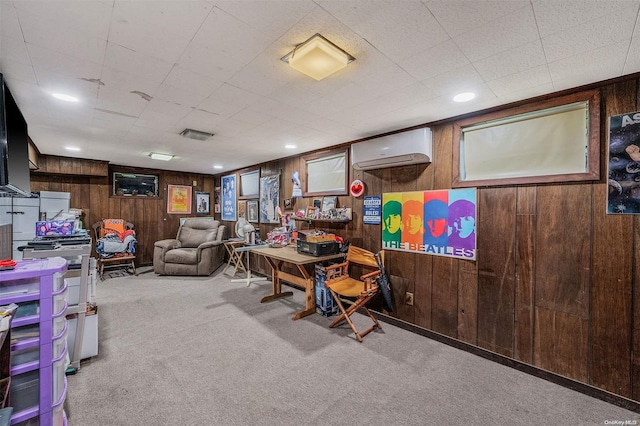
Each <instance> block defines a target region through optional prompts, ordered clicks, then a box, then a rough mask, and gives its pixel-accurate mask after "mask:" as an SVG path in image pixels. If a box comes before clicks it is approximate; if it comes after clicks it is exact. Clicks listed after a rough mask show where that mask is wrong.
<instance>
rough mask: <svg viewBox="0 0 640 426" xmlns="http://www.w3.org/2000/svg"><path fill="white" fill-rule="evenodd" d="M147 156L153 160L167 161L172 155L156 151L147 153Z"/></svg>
mask: <svg viewBox="0 0 640 426" xmlns="http://www.w3.org/2000/svg"><path fill="white" fill-rule="evenodd" d="M149 157H151V158H153V159H154V160H162V161H169V160H171V159H172V158H173V155H169V154H158V153H157V152H152V153H151V154H149Z"/></svg>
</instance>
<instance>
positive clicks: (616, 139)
mask: <svg viewBox="0 0 640 426" xmlns="http://www.w3.org/2000/svg"><path fill="white" fill-rule="evenodd" d="M608 167H609V170H608V184H609V191H608V198H607V213H611V214H624V213H626V214H637V213H640V112H635V113H630V114H621V115H614V116H612V117H610V118H609V163H608Z"/></svg>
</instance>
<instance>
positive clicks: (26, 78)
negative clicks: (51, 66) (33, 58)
mask: <svg viewBox="0 0 640 426" xmlns="http://www.w3.org/2000/svg"><path fill="white" fill-rule="evenodd" d="M0 70H1V72H2V74H4V78H5V79H7V80H9V81H11V83H10V85H12V84H14V82H15V81H21V82H24V83H30V84H34V85H37V84H38V82H37V81H36V75H35V73H34V71H33V68H32V67H31V65H27V64H24V63H22V62H14V61H11V60H8V59H6V58H1V59H0Z"/></svg>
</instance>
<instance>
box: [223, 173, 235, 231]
mask: <svg viewBox="0 0 640 426" xmlns="http://www.w3.org/2000/svg"><path fill="white" fill-rule="evenodd" d="M222 220H236V175H235V174H233V175H227V176H222Z"/></svg>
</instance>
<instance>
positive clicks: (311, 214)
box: [305, 206, 319, 219]
mask: <svg viewBox="0 0 640 426" xmlns="http://www.w3.org/2000/svg"><path fill="white" fill-rule="evenodd" d="M318 211H319V209H318V208H317V207H314V206H309V207H307V213H306V214H305V217H306V218H307V219H316V218H317V217H318Z"/></svg>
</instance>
